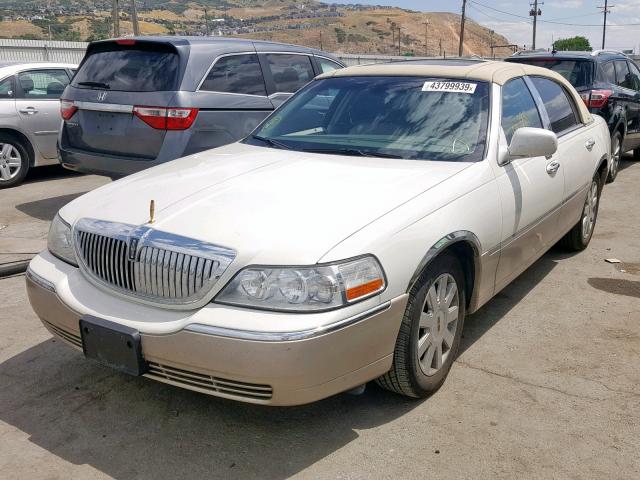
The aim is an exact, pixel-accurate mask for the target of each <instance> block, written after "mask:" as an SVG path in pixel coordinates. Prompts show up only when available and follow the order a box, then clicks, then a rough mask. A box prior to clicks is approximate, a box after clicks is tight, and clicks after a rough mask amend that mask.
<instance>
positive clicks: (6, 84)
mask: <svg viewBox="0 0 640 480" xmlns="http://www.w3.org/2000/svg"><path fill="white" fill-rule="evenodd" d="M13 96H14V87H13V77H8V78H5V79H4V80H0V99H2V98H13Z"/></svg>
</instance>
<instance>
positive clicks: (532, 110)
mask: <svg viewBox="0 0 640 480" xmlns="http://www.w3.org/2000/svg"><path fill="white" fill-rule="evenodd" d="M522 127H535V128H542V121H541V120H540V112H538V107H536V104H535V102H534V100H533V97H532V96H531V92H530V91H529V88H528V87H527V85H526V83H524V80H522V79H521V78H516V79H515V80H511V81H510V82H508V83H506V84H505V86H504V87H502V129H503V130H504V135H505V137H507V142H508V143H509V142H511V138H512V137H513V134H514V133H515V131H516V130H517V129H519V128H522Z"/></svg>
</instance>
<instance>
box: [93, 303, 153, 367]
mask: <svg viewBox="0 0 640 480" xmlns="http://www.w3.org/2000/svg"><path fill="white" fill-rule="evenodd" d="M80 334H81V336H82V350H83V352H84V355H85V357H87V358H91V359H94V360H97V361H98V362H99V363H101V364H103V365H105V366H107V367H111V368H113V369H115V370H118V371H121V372H124V373H128V374H129V375H134V376H140V375H143V374H144V373H146V372H147V370H148V369H149V366H148V365H147V362H146V361H145V360H144V357H143V356H142V342H141V337H140V332H139V331H138V330H136V329H134V328H130V327H127V326H124V325H120V324H118V323H115V322H111V321H109V320H105V319H103V318H98V317H94V316H92V315H84V316H83V317H82V318H81V319H80Z"/></svg>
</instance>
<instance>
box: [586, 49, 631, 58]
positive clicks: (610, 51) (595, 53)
mask: <svg viewBox="0 0 640 480" xmlns="http://www.w3.org/2000/svg"><path fill="white" fill-rule="evenodd" d="M605 53H615V54H616V55H624V56H625V57H626V55H625V54H624V53H622V52H621V51H619V50H594V51H593V52H591V56H592V57H595V56H597V55H602V54H605Z"/></svg>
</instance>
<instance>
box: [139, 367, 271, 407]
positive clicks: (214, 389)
mask: <svg viewBox="0 0 640 480" xmlns="http://www.w3.org/2000/svg"><path fill="white" fill-rule="evenodd" d="M146 376H148V377H150V378H153V379H155V380H160V381H170V382H172V383H175V384H178V385H180V386H182V387H184V388H189V389H191V390H204V391H207V392H210V393H214V394H215V393H222V394H226V395H233V396H236V397H243V398H251V399H254V400H269V399H270V398H271V397H272V395H273V388H272V387H271V386H270V385H259V384H254V383H246V382H239V381H237V380H228V379H225V378H218V377H212V376H211V375H206V374H203V373H197V372H192V371H189V370H183V369H181V368H177V367H171V366H169V365H161V364H159V363H155V362H149V371H148V373H146Z"/></svg>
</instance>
